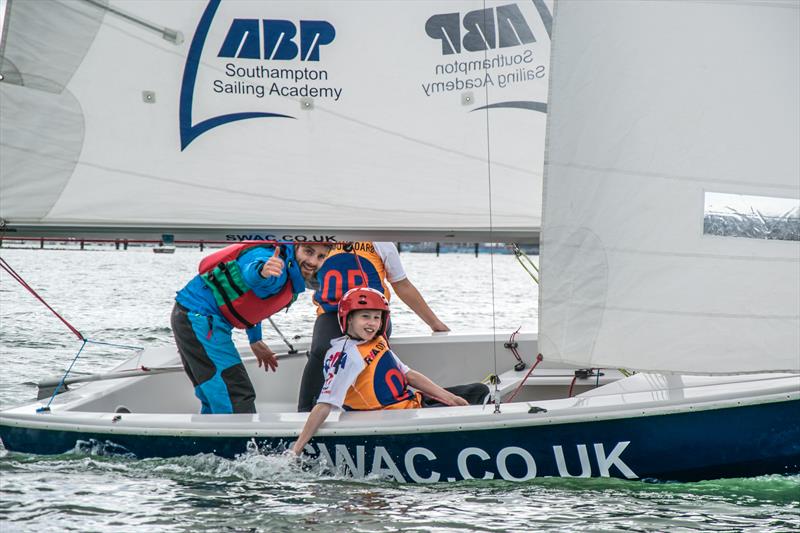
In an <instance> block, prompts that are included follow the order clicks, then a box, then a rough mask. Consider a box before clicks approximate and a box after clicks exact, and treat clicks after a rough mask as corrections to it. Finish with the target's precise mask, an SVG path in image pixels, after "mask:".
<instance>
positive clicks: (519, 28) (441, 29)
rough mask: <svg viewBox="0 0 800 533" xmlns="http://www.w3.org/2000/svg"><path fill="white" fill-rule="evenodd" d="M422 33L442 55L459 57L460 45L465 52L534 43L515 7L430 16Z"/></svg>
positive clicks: (527, 26)
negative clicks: (439, 47) (437, 44)
mask: <svg viewBox="0 0 800 533" xmlns="http://www.w3.org/2000/svg"><path fill="white" fill-rule="evenodd" d="M537 8H539V9H541V8H540V7H539V6H538V5H537ZM545 9H546V8H545ZM462 24H463V27H464V29H465V30H466V32H465V33H464V34H463V36H462V34H461V26H462ZM425 33H427V34H428V36H429V37H431V38H433V39H437V40H440V41H441V42H442V55H451V54H459V53H461V47H462V45H463V47H464V50H466V51H468V52H477V51H483V50H494V49H495V48H509V47H512V46H521V45H523V44H530V43H535V42H536V37H535V36H534V35H533V31H532V30H531V27H530V26H529V25H528V22H527V21H526V20H525V17H524V16H523V14H522V12H521V11H520V9H519V6H517V4H508V5H505V6H498V7H496V8H491V7H490V8H486V9H476V10H475V11H470V12H468V13H466V14H464V16H463V17H462V16H461V13H441V14H437V15H433V16H432V17H430V18H429V19H428V20H427V22H426V23H425Z"/></svg>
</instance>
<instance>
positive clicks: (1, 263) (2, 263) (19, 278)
mask: <svg viewBox="0 0 800 533" xmlns="http://www.w3.org/2000/svg"><path fill="white" fill-rule="evenodd" d="M0 267H2V268H3V270H5V271H6V272H8V273H9V275H11V277H12V278H14V279H15V280H17V281H18V282H19V284H20V285H22V286H23V287H25V288H26V289H27V290H28V292H30V293H31V294H32V295H34V296H35V297H36V299H38V300H39V301H40V302H42V304H44V306H45V307H47V308H48V309H49V310H50V312H51V313H53V314H54V315H56V318H58V319H59V320H60V321H61V322H63V323H64V325H65V326H67V327H68V328H69V330H70V331H71V332H72V333H74V334H75V336H77V337H78V339H79V340H82V341H86V339H85V338H84V336H83V335H81V332H80V331H78V330H77V329H75V328H74V327H73V326H72V324H70V323H69V322H67V321H66V320H64V317H62V316H61V315H59V314H58V313H57V312H56V310H55V309H53V308H52V307H50V305H49V304H48V303H47V302H45V301H44V298H42V297H41V296H39V294H38V293H37V292H36V291H35V290H33V288H32V287H31V286H30V285H28V283H27V282H26V281H25V280H24V279H22V276H20V275H19V274H17V272H16V271H15V270H14V269H13V268H11V265H9V264H8V262H6V260H5V259H3V258H2V257H0Z"/></svg>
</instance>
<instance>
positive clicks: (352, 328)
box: [347, 309, 383, 341]
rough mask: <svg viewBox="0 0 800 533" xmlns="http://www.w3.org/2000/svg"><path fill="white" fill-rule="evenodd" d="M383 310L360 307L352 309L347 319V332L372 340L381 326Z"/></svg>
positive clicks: (353, 335) (359, 337)
mask: <svg viewBox="0 0 800 533" xmlns="http://www.w3.org/2000/svg"><path fill="white" fill-rule="evenodd" d="M382 319H383V311H381V310H380V309H360V310H358V311H353V312H352V313H350V316H349V317H348V319H347V334H348V335H350V336H351V337H356V338H358V339H362V340H365V341H368V340H372V338H373V337H375V335H377V333H378V330H379V329H380V327H381V320H382Z"/></svg>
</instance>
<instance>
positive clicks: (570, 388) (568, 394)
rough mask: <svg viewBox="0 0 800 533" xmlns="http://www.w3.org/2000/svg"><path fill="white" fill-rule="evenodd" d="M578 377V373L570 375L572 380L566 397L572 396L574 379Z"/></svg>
mask: <svg viewBox="0 0 800 533" xmlns="http://www.w3.org/2000/svg"><path fill="white" fill-rule="evenodd" d="M577 379H578V374H575V375H574V376H573V377H572V381H571V382H570V384H569V392H568V393H567V398H572V388H573V387H574V386H575V380H577Z"/></svg>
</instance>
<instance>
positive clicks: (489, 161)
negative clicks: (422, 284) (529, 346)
mask: <svg viewBox="0 0 800 533" xmlns="http://www.w3.org/2000/svg"><path fill="white" fill-rule="evenodd" d="M487 14H488V11H487V9H486V0H483V17H484V23H487V22H488V21H487V20H486V17H487ZM488 16H491V15H488ZM483 55H484V60H486V61H488V58H489V47H488V46H487V47H486V49H485V50H484V52H483ZM483 91H484V95H485V98H486V104H487V106H486V108H485V110H486V115H485V117H486V177H487V181H488V186H489V243H490V247H489V265H490V268H489V269H490V273H491V282H490V284H491V293H492V354H493V356H494V375H495V376H497V317H496V316H495V314H496V310H495V295H494V246H493V244H494V221H493V218H492V150H491V139H490V131H489V106H488V104H489V85H488V84H485V85H484V87H483ZM493 383H494V391H493V392H492V397H493V398H494V402H495V404H494V412H495V413H499V412H500V395H499V394H498V391H499V384H500V380H499V379H494V380H493Z"/></svg>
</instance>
